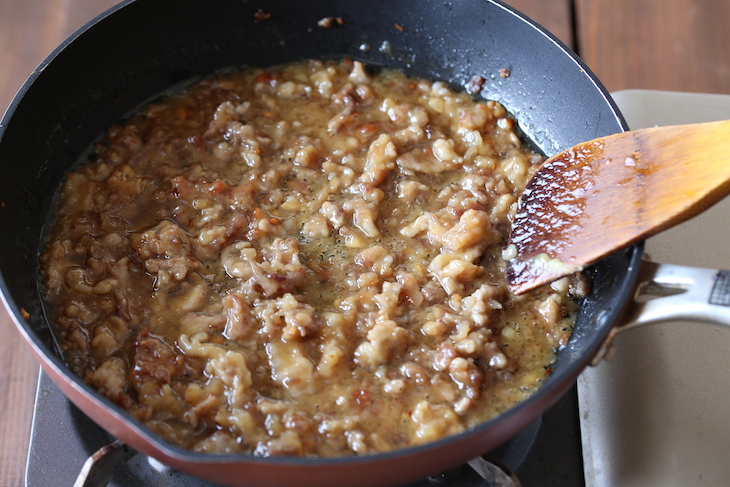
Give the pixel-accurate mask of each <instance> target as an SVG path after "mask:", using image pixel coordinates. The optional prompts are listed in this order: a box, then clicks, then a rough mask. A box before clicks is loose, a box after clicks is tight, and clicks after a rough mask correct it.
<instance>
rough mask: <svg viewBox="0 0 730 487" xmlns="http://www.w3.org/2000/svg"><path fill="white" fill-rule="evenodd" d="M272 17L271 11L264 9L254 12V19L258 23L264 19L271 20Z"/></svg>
mask: <svg viewBox="0 0 730 487" xmlns="http://www.w3.org/2000/svg"><path fill="white" fill-rule="evenodd" d="M270 18H271V12H267V11H265V10H262V9H258V10H257V11H256V13H254V14H253V20H254V22H256V23H257V24H258V23H259V22H263V21H264V20H269V19H270Z"/></svg>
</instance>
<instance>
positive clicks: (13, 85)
mask: <svg viewBox="0 0 730 487" xmlns="http://www.w3.org/2000/svg"><path fill="white" fill-rule="evenodd" d="M115 3H116V0H2V1H0V46H3V48H2V49H0V111H1V112H2V113H4V112H5V110H6V108H7V106H8V105H9V104H10V102H11V101H12V99H13V97H14V96H15V94H16V93H17V91H18V90H19V89H20V87H21V86H22V85H23V82H24V81H25V79H26V78H27V77H28V76H29V75H30V74H31V73H32V72H33V69H35V68H36V67H37V66H38V64H39V63H40V62H41V61H43V59H44V58H45V57H46V56H47V55H48V54H50V53H51V52H52V51H53V49H55V47H56V46H57V45H58V44H59V43H60V42H61V41H63V39H65V38H66V37H67V36H68V35H69V34H71V33H72V32H74V31H75V30H76V29H78V28H79V27H80V26H81V25H83V24H84V23H85V22H87V21H88V20H90V19H91V18H93V17H94V16H96V15H97V14H98V13H100V12H102V11H104V10H106V9H107V8H109V7H111V6H112V5H114V4H115ZM0 336H2V337H3V339H2V340H0V371H2V372H1V373H0V391H2V393H0V411H2V415H0V486H3V487H4V486H8V487H11V486H12V487H16V486H20V485H23V484H24V476H25V475H24V473H25V462H26V457H27V451H28V440H29V436H30V427H31V422H32V415H33V404H34V397H35V388H36V382H37V377H38V369H39V368H38V363H37V362H36V360H35V359H34V357H33V356H32V354H31V352H30V350H29V348H28V347H27V346H26V345H25V343H23V340H22V338H21V336H20V334H19V333H18V331H17V330H16V329H15V325H14V324H13V322H12V321H11V319H10V317H9V316H8V315H7V312H6V310H5V309H4V308H1V307H0ZM50 482H51V483H49V485H52V481H50Z"/></svg>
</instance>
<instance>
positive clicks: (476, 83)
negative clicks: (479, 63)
mask: <svg viewBox="0 0 730 487" xmlns="http://www.w3.org/2000/svg"><path fill="white" fill-rule="evenodd" d="M483 84H484V78H483V77H481V76H478V75H477V76H472V78H471V80H470V81H469V85H468V86H467V89H468V90H469V93H472V94H476V93H479V92H480V91H482V85H483Z"/></svg>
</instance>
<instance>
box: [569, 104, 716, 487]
mask: <svg viewBox="0 0 730 487" xmlns="http://www.w3.org/2000/svg"><path fill="white" fill-rule="evenodd" d="M613 97H614V100H615V101H616V103H617V104H618V105H619V108H620V109H621V111H622V113H623V114H624V116H625V118H626V120H627V122H628V124H629V126H630V127H631V128H633V129H637V128H642V127H649V126H653V125H674V124H682V123H694V122H703V121H713V120H721V119H730V96H725V95H704V94H689V93H675V92H658V91H645V90H627V91H621V92H617V93H613ZM728 163H729V164H730V156H729V158H728ZM728 236H730V199H726V200H724V201H722V202H720V203H719V204H717V205H716V206H715V207H713V208H711V209H710V210H708V211H707V212H705V213H704V214H702V215H700V216H699V217H696V218H695V219H693V220H690V221H689V222H686V223H684V224H682V225H680V226H678V227H675V228H673V229H670V230H668V231H666V232H664V233H662V234H660V235H658V236H656V237H653V238H651V239H649V241H648V242H647V245H646V251H647V254H648V255H649V256H650V257H651V260H654V261H658V262H666V263H672V264H681V265H691V266H698V267H712V268H726V269H730V246H728V242H727V240H726V239H727V237H728ZM615 345H616V349H617V353H616V355H615V358H614V359H613V361H612V362H608V363H606V362H603V363H601V364H600V365H599V366H597V367H595V368H590V369H588V370H586V371H585V372H584V373H583V374H582V375H581V376H580V378H579V379H578V394H579V404H580V415H581V418H580V419H581V433H582V436H583V454H584V460H585V471H586V485H587V487H604V486H606V487H608V486H622V487H632V486H641V487H652V486H662V487H667V486H682V487H689V486H724V485H729V484H730V456H729V454H730V329H729V328H727V327H724V326H718V325H709V324H704V323H683V322H679V323H662V324H658V325H651V326H644V327H638V328H634V329H630V330H627V331H625V332H623V333H620V334H619V335H618V337H617V339H616V341H615Z"/></svg>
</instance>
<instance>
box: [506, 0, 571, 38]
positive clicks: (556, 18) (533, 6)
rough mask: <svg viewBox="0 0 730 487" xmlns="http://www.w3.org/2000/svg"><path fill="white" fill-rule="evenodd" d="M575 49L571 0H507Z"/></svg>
mask: <svg viewBox="0 0 730 487" xmlns="http://www.w3.org/2000/svg"><path fill="white" fill-rule="evenodd" d="M504 3H506V4H507V5H509V6H510V7H513V8H515V9H516V10H519V11H520V12H522V13H523V14H525V15H526V16H528V17H529V18H531V19H532V20H534V21H535V22H537V23H538V24H540V25H541V26H542V27H544V28H545V29H547V30H548V31H549V32H550V33H551V34H553V35H554V36H555V37H557V38H558V39H560V40H561V41H562V42H563V43H564V44H565V45H567V46H568V47H570V48H571V49H574V48H575V47H574V42H573V27H572V19H571V17H572V13H571V9H572V6H571V0H505V2H504Z"/></svg>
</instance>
